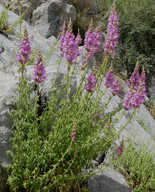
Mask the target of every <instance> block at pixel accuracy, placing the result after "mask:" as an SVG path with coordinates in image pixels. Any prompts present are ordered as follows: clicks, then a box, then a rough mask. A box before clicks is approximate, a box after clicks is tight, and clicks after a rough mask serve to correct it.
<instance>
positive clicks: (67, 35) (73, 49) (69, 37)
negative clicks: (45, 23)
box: [59, 22, 82, 64]
mask: <svg viewBox="0 0 155 192" xmlns="http://www.w3.org/2000/svg"><path fill="white" fill-rule="evenodd" d="M65 28H66V27H65V25H64V26H63V27H62V31H61V35H60V39H59V50H60V55H61V56H62V57H64V58H65V59H66V60H67V61H68V62H69V63H71V64H74V63H76V60H77V56H79V55H80V54H81V53H82V51H81V50H79V47H78V45H79V44H81V42H82V39H81V36H80V35H79V33H78V35H77V36H76V37H75V35H74V34H73V32H72V26H71V22H70V23H69V24H68V28H67V30H66V29H65Z"/></svg>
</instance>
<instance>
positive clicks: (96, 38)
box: [84, 22, 102, 59]
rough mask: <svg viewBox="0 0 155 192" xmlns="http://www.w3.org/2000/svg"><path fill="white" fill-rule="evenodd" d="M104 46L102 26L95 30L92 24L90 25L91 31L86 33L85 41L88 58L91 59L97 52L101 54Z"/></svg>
mask: <svg viewBox="0 0 155 192" xmlns="http://www.w3.org/2000/svg"><path fill="white" fill-rule="evenodd" d="M101 45H102V34H101V25H100V26H99V27H98V28H97V29H96V30H93V26H92V22H91V23H90V25H89V29H88V31H87V32H86V35H85V40H84V48H85V49H86V50H87V52H88V58H89V59H90V58H91V57H93V55H94V54H95V53H96V52H99V50H100V47H101Z"/></svg>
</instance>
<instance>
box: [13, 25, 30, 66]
mask: <svg viewBox="0 0 155 192" xmlns="http://www.w3.org/2000/svg"><path fill="white" fill-rule="evenodd" d="M19 46H20V50H19V52H18V53H17V54H16V56H17V57H16V60H17V61H19V62H20V63H22V64H25V63H27V62H28V61H29V55H30V54H31V46H30V42H29V40H28V33H27V29H26V27H25V28H24V37H23V39H22V40H21V42H20V43H19Z"/></svg>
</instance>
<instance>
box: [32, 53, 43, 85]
mask: <svg viewBox="0 0 155 192" xmlns="http://www.w3.org/2000/svg"><path fill="white" fill-rule="evenodd" d="M45 73H46V71H45V67H44V66H43V59H42V54H41V51H40V50H39V51H38V58H37V62H36V65H35V66H34V71H33V75H32V78H33V79H34V80H35V81H36V82H38V83H41V82H43V81H44V80H45V79H46V77H45Z"/></svg>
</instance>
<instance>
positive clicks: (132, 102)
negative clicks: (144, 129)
mask: <svg viewBox="0 0 155 192" xmlns="http://www.w3.org/2000/svg"><path fill="white" fill-rule="evenodd" d="M145 80H146V76H145V71H144V68H143V71H142V74H139V65H138V64H136V67H135V70H134V72H133V73H132V75H131V78H130V80H129V81H128V82H127V85H128V86H129V87H130V91H129V93H127V94H126V95H125V97H124V100H123V108H124V109H126V110H130V109H132V108H133V107H140V105H141V104H142V103H144V101H145V97H146V85H145Z"/></svg>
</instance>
